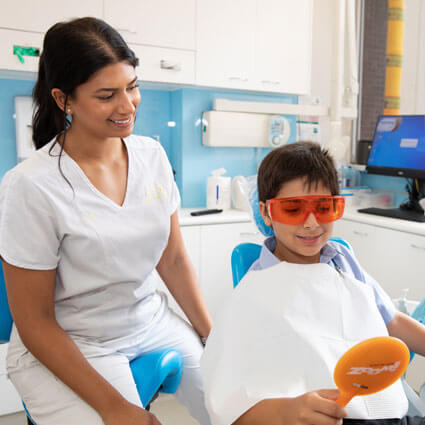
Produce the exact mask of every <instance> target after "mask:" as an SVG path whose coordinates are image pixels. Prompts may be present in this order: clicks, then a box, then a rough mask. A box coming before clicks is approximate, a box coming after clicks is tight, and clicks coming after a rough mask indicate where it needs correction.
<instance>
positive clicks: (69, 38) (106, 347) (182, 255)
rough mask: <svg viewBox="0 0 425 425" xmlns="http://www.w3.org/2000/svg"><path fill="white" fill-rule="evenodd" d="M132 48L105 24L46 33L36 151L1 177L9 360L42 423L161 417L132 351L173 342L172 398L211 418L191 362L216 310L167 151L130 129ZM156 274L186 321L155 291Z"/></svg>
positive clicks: (205, 421)
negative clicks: (200, 275)
mask: <svg viewBox="0 0 425 425" xmlns="http://www.w3.org/2000/svg"><path fill="white" fill-rule="evenodd" d="M137 63H138V59H137V58H136V57H135V55H134V53H133V51H132V50H131V49H130V48H129V47H128V46H127V45H126V43H125V42H124V40H123V39H122V38H121V36H120V35H119V34H118V32H117V31H115V30H114V29H113V28H111V27H110V26H109V25H108V24H106V23H105V22H103V21H101V20H98V19H95V18H81V19H75V20H73V21H70V22H66V23H63V22H61V23H57V24H55V25H53V26H52V27H51V28H50V29H49V30H48V31H47V33H46V35H45V38H44V45H43V50H42V54H41V57H40V65H39V66H40V67H39V73H38V79H37V82H36V85H35V88H34V94H33V97H34V103H35V111H36V112H35V115H34V118H33V139H34V143H35V145H36V147H37V149H38V150H37V152H36V153H35V154H34V155H33V156H32V157H31V158H29V159H28V160H26V161H24V162H22V163H20V164H19V165H18V166H16V167H15V168H14V169H12V170H11V171H9V172H8V173H7V174H6V176H5V177H4V179H3V182H2V184H1V186H0V256H1V259H2V263H3V268H4V272H5V278H6V287H7V293H8V299H9V303H10V308H11V312H12V315H13V319H14V326H13V330H12V335H11V340H10V346H9V351H8V355H7V371H8V374H9V377H10V379H11V380H12V382H13V384H14V386H15V387H16V388H17V390H18V392H19V394H20V396H21V397H22V399H23V401H24V402H25V404H26V407H27V408H28V411H29V413H30V415H31V416H32V417H33V419H34V420H35V421H36V423H37V425H57V424H61V425H71V424H72V425H74V424H76V423H77V424H78V423H80V424H84V425H101V424H105V425H136V424H137V425H145V424H146V425H147V424H159V422H158V420H157V419H156V418H155V416H154V415H152V414H150V413H149V412H147V411H145V410H144V409H143V406H142V404H141V402H140V400H139V397H138V393H137V389H136V386H135V383H134V380H133V378H132V375H131V371H130V367H129V361H131V360H132V359H134V358H135V357H138V356H140V355H142V354H144V353H146V352H150V351H153V350H158V349H162V348H166V347H172V348H176V349H177V350H179V351H180V353H181V354H182V357H183V373H182V379H181V383H180V386H179V389H178V390H177V394H176V396H177V398H178V399H179V400H180V401H181V402H182V403H184V404H185V405H186V406H187V407H188V409H189V411H190V412H191V414H192V415H193V416H194V417H195V418H196V419H197V420H198V421H199V422H200V423H201V424H202V425H209V423H210V422H209V418H208V414H207V412H206V410H205V407H204V401H203V391H202V385H201V378H200V373H199V361H200V356H201V354H202V351H203V347H202V344H201V337H207V336H208V334H209V332H210V328H211V318H210V316H209V313H208V311H207V308H206V305H205V302H204V300H203V298H202V296H201V293H200V289H199V286H198V282H197V278H196V275H195V272H194V268H193V266H192V264H191V262H190V260H189V258H188V255H187V253H186V250H185V248H184V245H183V242H182V237H181V233H180V229H179V223H178V218H177V212H176V209H177V207H178V205H179V201H180V198H179V193H178V190H177V187H176V185H175V182H174V179H173V174H172V170H171V167H170V164H169V162H168V160H167V157H166V154H165V152H164V151H163V149H162V148H161V146H160V145H159V144H158V143H157V142H156V141H154V140H151V139H149V138H146V137H141V136H135V135H132V131H133V126H134V120H135V117H136V110H137V107H138V105H139V102H140V92H139V87H138V84H137V80H138V76H137V75H136V72H135V68H136V65H137ZM160 279H162V280H163V281H164V282H165V284H166V286H167V287H168V289H169V290H170V292H171V294H172V295H173V296H174V298H175V299H176V301H177V302H178V304H179V305H180V306H181V308H182V309H183V311H184V312H185V314H186V316H187V317H188V319H189V320H190V322H191V324H192V326H190V325H189V324H188V323H187V322H185V321H183V320H182V319H180V318H179V317H178V316H176V315H175V314H174V313H173V312H172V311H171V310H170V309H169V308H168V306H167V301H166V298H165V296H164V294H162V293H160V292H158V291H157V284H158V281H159V280H160Z"/></svg>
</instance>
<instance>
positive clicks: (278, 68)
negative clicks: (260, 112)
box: [254, 0, 313, 94]
mask: <svg viewBox="0 0 425 425" xmlns="http://www.w3.org/2000/svg"><path fill="white" fill-rule="evenodd" d="M257 9H258V12H257V13H258V15H257V36H256V45H255V68H254V71H255V77H256V80H257V83H258V84H259V89H261V90H265V91H278V92H282V93H297V94H301V93H308V92H309V91H310V79H311V78H310V72H311V55H312V51H311V48H312V47H311V46H312V38H311V37H312V27H313V21H312V19H313V14H312V3H311V2H310V1H309V0H297V1H296V2H294V1H293V0H261V3H259V4H258V8H257Z"/></svg>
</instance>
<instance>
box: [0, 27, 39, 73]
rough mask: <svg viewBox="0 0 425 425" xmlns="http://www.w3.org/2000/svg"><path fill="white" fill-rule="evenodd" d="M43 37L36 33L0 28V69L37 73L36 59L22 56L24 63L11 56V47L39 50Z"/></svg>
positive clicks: (35, 57)
mask: <svg viewBox="0 0 425 425" xmlns="http://www.w3.org/2000/svg"><path fill="white" fill-rule="evenodd" d="M42 43H43V35H42V34H41V33H36V32H24V31H14V30H8V29H2V28H0V69H8V70H11V71H28V72H38V57H37V56H24V63H22V62H20V61H19V59H18V56H16V55H14V54H13V46H24V47H35V48H37V49H40V50H41V46H42Z"/></svg>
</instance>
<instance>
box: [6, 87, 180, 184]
mask: <svg viewBox="0 0 425 425" xmlns="http://www.w3.org/2000/svg"><path fill="white" fill-rule="evenodd" d="M33 87H34V81H25V80H12V79H0V93H1V97H0V134H1V138H0V179H1V178H2V177H3V175H4V174H5V173H6V171H8V170H9V169H11V168H12V167H14V166H15V165H16V161H17V156H16V143H15V140H16V127H15V120H14V119H13V114H14V113H15V103H14V98H15V96H31V93H32V89H33ZM141 95H142V100H141V103H140V107H139V109H138V112H137V118H136V122H135V126H134V133H135V134H141V135H144V136H149V137H152V136H153V135H159V136H160V141H161V144H162V145H163V146H164V148H165V151H166V152H167V155H168V156H169V157H171V136H172V134H171V131H170V127H168V125H167V123H168V121H170V117H171V109H170V92H169V91H167V90H144V89H142V90H141Z"/></svg>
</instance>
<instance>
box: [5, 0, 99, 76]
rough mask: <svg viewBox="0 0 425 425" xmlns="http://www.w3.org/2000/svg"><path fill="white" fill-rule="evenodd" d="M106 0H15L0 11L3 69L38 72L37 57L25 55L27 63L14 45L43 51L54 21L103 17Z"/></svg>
mask: <svg viewBox="0 0 425 425" xmlns="http://www.w3.org/2000/svg"><path fill="white" fill-rule="evenodd" d="M102 15H103V0H90V1H86V0H75V1H72V2H58V1H57V0H42V1H39V2H35V1H32V0H16V1H14V2H8V5H7V7H3V8H2V10H1V13H0V69H7V70H10V71H29V72H37V71H38V57H37V56H24V57H23V59H24V63H22V62H20V60H19V59H18V56H16V55H15V54H14V52H13V49H14V46H21V47H34V48H36V49H39V50H40V51H41V47H42V42H43V36H44V33H45V32H46V31H47V30H48V28H50V27H51V26H52V25H53V24H54V23H56V22H59V21H64V20H69V19H71V18H76V17H83V16H95V17H98V18H102Z"/></svg>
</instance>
